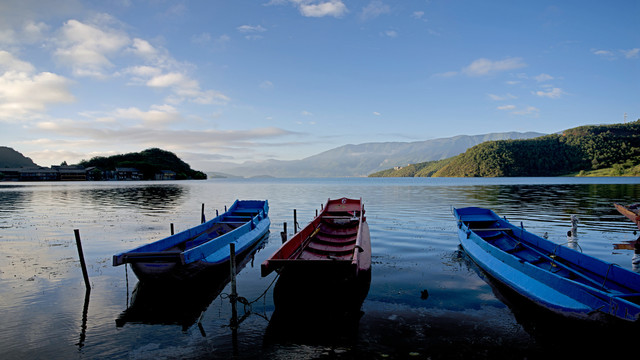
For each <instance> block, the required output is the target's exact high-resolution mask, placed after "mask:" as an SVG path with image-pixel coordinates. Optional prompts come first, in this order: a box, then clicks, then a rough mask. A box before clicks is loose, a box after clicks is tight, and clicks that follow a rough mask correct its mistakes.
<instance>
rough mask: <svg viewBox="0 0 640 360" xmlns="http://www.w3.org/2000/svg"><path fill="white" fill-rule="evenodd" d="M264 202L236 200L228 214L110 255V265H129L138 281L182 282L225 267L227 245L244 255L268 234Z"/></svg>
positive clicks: (228, 251)
mask: <svg viewBox="0 0 640 360" xmlns="http://www.w3.org/2000/svg"><path fill="white" fill-rule="evenodd" d="M268 209H269V207H268V203H267V201H259V200H236V202H234V204H233V205H232V206H231V207H230V208H229V210H228V211H226V212H225V213H223V214H222V215H219V216H217V217H215V218H214V219H211V220H209V221H208V222H205V223H202V224H200V225H198V226H195V227H193V228H190V229H187V230H185V231H183V232H180V233H178V234H175V235H172V236H169V237H167V238H164V239H161V240H158V241H156V242H153V243H150V244H147V245H143V246H140V247H138V248H136V249H133V250H130V251H128V252H125V253H121V254H117V255H114V257H113V265H114V266H118V265H122V264H127V263H128V264H130V265H131V268H132V269H133V271H134V273H135V274H136V276H137V277H138V279H140V280H141V281H146V282H160V281H185V280H188V279H190V278H193V277H195V276H197V275H198V274H199V273H201V272H203V271H205V270H206V271H208V270H211V269H215V268H217V267H221V266H225V265H228V263H229V259H230V256H231V244H233V245H234V247H235V254H236V256H242V255H244V254H245V253H246V252H247V251H248V250H249V249H251V248H252V247H253V246H254V245H255V244H256V243H257V242H258V241H259V240H260V239H261V238H263V237H264V236H265V235H266V234H267V233H268V232H269V227H270V225H271V221H270V219H269V217H268Z"/></svg>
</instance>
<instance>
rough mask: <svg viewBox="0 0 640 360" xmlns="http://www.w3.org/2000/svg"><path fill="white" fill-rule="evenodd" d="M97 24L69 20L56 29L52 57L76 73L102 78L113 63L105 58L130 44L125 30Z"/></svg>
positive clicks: (114, 54) (77, 74)
mask: <svg viewBox="0 0 640 360" xmlns="http://www.w3.org/2000/svg"><path fill="white" fill-rule="evenodd" d="M100 20H103V19H102V18H101V19H100ZM99 26H100V25H95V24H86V23H82V22H80V21H78V20H74V19H72V20H69V21H67V22H66V23H65V24H64V25H63V26H62V29H61V30H60V36H59V38H58V41H57V42H58V44H59V48H58V49H56V50H55V52H54V56H55V57H56V58H58V60H59V61H60V62H61V63H62V64H64V65H67V66H70V67H71V68H72V70H73V73H74V74H75V75H76V76H91V77H105V76H106V75H107V74H106V70H107V69H109V68H112V67H113V66H114V65H113V63H112V62H111V61H110V60H109V58H110V57H113V56H116V55H117V54H118V53H119V52H120V51H122V50H123V49H124V48H125V47H126V46H128V45H129V44H130V43H131V40H130V39H129V37H128V36H127V34H126V33H124V32H122V31H119V30H116V29H113V28H109V27H105V28H100V27H99Z"/></svg>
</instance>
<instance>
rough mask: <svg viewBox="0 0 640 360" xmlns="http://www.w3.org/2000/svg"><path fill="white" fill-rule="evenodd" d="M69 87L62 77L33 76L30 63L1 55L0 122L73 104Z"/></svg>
mask: <svg viewBox="0 0 640 360" xmlns="http://www.w3.org/2000/svg"><path fill="white" fill-rule="evenodd" d="M69 85H70V81H69V80H68V79H67V78H65V77H63V76H60V75H57V74H53V73H50V72H41V73H36V72H35V68H34V66H33V65H31V64H30V63H28V62H25V61H22V60H20V59H18V58H16V57H14V56H13V55H12V54H10V53H9V52H6V51H0V121H4V122H10V121H16V120H20V119H25V118H32V117H35V116H38V115H39V114H40V113H41V112H42V111H44V110H45V108H46V106H47V105H50V104H58V103H69V102H72V101H74V100H75V98H74V97H73V95H72V94H71V92H70V91H69Z"/></svg>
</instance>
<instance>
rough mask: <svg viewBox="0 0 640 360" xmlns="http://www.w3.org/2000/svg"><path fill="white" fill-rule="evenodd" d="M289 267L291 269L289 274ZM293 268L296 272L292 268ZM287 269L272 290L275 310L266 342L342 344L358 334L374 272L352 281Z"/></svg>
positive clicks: (350, 340)
mask: <svg viewBox="0 0 640 360" xmlns="http://www.w3.org/2000/svg"><path fill="white" fill-rule="evenodd" d="M287 270H290V271H289V272H288V273H287ZM291 270H293V271H291ZM295 270H297V269H284V270H283V272H282V274H281V275H280V277H279V278H278V281H277V282H276V285H275V288H274V290H273V300H274V305H275V311H274V312H273V315H272V316H271V319H270V320H269V325H268V327H267V330H266V333H265V337H264V341H265V343H267V344H270V343H283V342H284V343H288V342H293V343H298V344H340V343H343V342H346V343H349V342H353V341H355V340H356V339H357V337H358V327H359V321H360V318H361V317H362V316H363V314H364V312H362V311H361V310H360V309H361V306H362V303H363V302H364V300H365V298H366V297H367V294H368V292H369V288H370V285H371V273H370V272H367V273H366V274H365V275H363V276H360V277H358V278H355V279H350V281H345V280H344V279H342V278H340V279H336V278H335V277H332V276H330V274H326V273H309V271H305V272H304V273H303V274H300V273H294V271H295Z"/></svg>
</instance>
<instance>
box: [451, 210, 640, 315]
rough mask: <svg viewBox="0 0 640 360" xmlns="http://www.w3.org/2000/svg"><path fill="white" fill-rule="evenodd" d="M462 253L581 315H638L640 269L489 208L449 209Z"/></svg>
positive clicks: (505, 280) (521, 289)
mask: <svg viewBox="0 0 640 360" xmlns="http://www.w3.org/2000/svg"><path fill="white" fill-rule="evenodd" d="M453 213H454V216H455V217H456V219H457V221H458V237H459V239H460V244H461V245H462V248H463V249H464V250H465V252H466V253H467V254H468V255H469V256H470V257H471V258H472V259H473V261H475V262H476V263H477V264H478V265H479V266H480V267H481V268H482V269H483V270H484V271H485V272H487V273H488V274H489V275H490V276H491V277H493V278H494V279H496V280H498V281H499V282H500V283H502V284H504V285H506V286H507V287H509V288H511V289H513V290H514V291H516V292H517V293H519V294H521V295H523V296H525V297H526V298H528V299H529V300H531V301H533V302H535V303H537V304H538V305H541V306H543V307H545V308H547V309H549V310H551V311H554V312H557V313H560V314H562V315H566V316H569V317H576V318H582V319H594V320H609V319H619V320H624V321H626V322H635V323H638V319H640V274H637V273H635V272H632V271H629V270H627V269H624V268H622V267H620V266H618V265H616V264H613V263H608V262H605V261H602V260H599V259H596V258H594V257H591V256H589V255H586V254H583V253H582V252H579V251H576V250H573V249H570V248H568V247H565V246H561V245H559V244H555V243H553V242H551V241H549V240H546V239H544V238H542V237H539V236H537V235H535V234H532V233H530V232H528V231H526V230H524V227H523V226H522V225H521V226H520V227H518V226H514V225H512V224H511V223H509V222H508V221H507V220H506V219H502V218H500V217H499V216H498V215H496V214H495V213H494V212H493V211H491V210H489V209H483V208H477V207H467V208H461V209H454V210H453Z"/></svg>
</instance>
